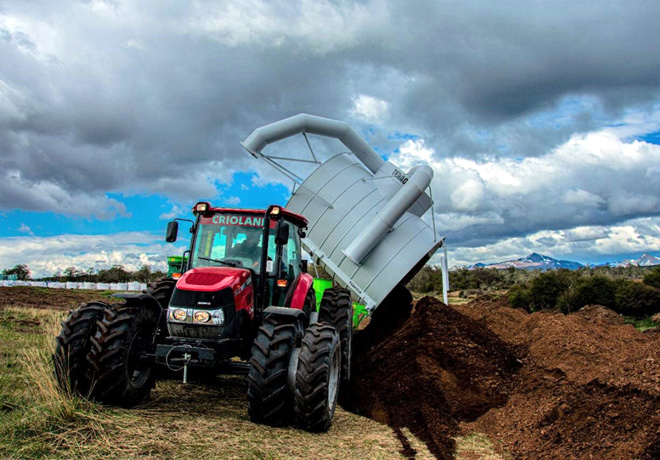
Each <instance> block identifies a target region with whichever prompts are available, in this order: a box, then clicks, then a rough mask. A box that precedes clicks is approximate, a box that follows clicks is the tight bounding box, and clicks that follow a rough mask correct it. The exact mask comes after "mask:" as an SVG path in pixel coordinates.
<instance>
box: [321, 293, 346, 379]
mask: <svg viewBox="0 0 660 460" xmlns="http://www.w3.org/2000/svg"><path fill="white" fill-rule="evenodd" d="M319 322H321V323H328V324H332V325H333V326H334V327H335V330H336V331H337V333H338V334H339V342H340V343H341V383H342V385H344V384H346V383H348V382H349V381H350V380H351V360H352V350H353V344H352V342H353V302H352V301H351V293H350V292H349V291H348V290H346V289H343V288H339V287H335V288H332V289H326V290H325V292H323V298H322V299H321V307H320V309H319Z"/></svg>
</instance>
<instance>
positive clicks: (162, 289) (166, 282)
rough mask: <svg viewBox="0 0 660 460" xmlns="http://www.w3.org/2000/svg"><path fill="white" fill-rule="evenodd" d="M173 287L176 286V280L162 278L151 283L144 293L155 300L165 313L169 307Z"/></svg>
mask: <svg viewBox="0 0 660 460" xmlns="http://www.w3.org/2000/svg"><path fill="white" fill-rule="evenodd" d="M174 286H176V280H173V279H169V278H163V279H160V280H158V281H156V282H154V283H152V284H151V285H150V286H149V288H148V289H147V291H146V293H147V294H149V295H150V296H151V297H153V298H154V299H156V300H157V301H158V303H159V304H160V306H161V308H162V309H163V310H165V311H167V307H169V305H170V299H172V293H173V292H174Z"/></svg>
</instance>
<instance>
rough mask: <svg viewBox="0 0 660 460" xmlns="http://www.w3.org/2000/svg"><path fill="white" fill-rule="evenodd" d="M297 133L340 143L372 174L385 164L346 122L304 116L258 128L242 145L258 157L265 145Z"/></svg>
mask: <svg viewBox="0 0 660 460" xmlns="http://www.w3.org/2000/svg"><path fill="white" fill-rule="evenodd" d="M300 133H310V134H318V135H320V136H327V137H333V138H335V139H337V140H339V141H341V143H342V144H344V145H345V146H346V147H347V148H348V149H349V150H350V151H351V152H353V154H354V155H355V156H356V157H358V159H359V160H360V161H361V162H362V163H363V164H364V165H365V166H366V167H367V169H369V170H370V171H371V172H372V173H374V174H375V173H376V171H378V170H379V169H380V167H381V166H382V165H383V164H384V163H385V161H384V160H383V159H382V158H381V157H380V156H379V155H378V154H377V153H376V152H375V151H374V149H372V148H371V147H370V146H369V144H367V143H366V142H365V141H364V139H362V138H361V137H360V136H359V135H358V134H357V133H356V132H355V131H353V128H351V127H350V126H349V125H348V123H346V122H343V121H337V120H331V119H329V118H322V117H317V116H314V115H307V114H305V113H301V114H299V115H295V116H293V117H290V118H286V119H284V120H280V121H276V122H275V123H271V124H269V125H266V126H262V127H261V128H257V129H255V130H254V131H253V132H252V134H250V135H249V136H248V137H247V139H245V140H244V141H243V142H241V145H242V146H243V148H244V149H245V150H247V151H248V152H250V153H251V154H252V155H254V156H255V157H258V156H259V155H260V154H261V150H262V149H263V148H264V147H266V146H267V145H268V144H270V143H273V142H276V141H279V140H282V139H285V138H287V137H291V136H294V135H296V134H300Z"/></svg>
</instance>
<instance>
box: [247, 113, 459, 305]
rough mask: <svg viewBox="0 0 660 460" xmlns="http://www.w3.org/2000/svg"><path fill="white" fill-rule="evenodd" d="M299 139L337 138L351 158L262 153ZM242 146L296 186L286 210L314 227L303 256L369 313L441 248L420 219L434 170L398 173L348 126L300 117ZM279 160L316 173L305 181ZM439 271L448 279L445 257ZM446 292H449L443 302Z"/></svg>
mask: <svg viewBox="0 0 660 460" xmlns="http://www.w3.org/2000/svg"><path fill="white" fill-rule="evenodd" d="M300 133H302V134H306V133H309V134H318V135H322V136H328V137H333V138H336V139H338V140H340V141H341V142H342V143H343V144H344V145H345V146H346V147H348V149H349V150H350V151H351V153H342V154H339V155H336V156H334V157H332V158H330V159H329V160H327V161H326V162H324V163H320V162H318V161H317V159H316V157H315V156H314V153H313V151H312V157H313V161H311V160H300V159H296V158H283V157H272V156H267V155H264V154H262V153H261V150H262V149H263V148H264V147H266V145H268V144H270V143H273V142H276V141H278V140H281V139H284V138H287V137H290V136H293V135H295V134H300ZM241 145H242V146H243V147H244V148H245V149H246V150H247V151H248V152H249V153H251V154H252V155H253V156H255V157H256V158H259V159H263V160H265V161H268V162H269V163H270V164H272V165H273V166H274V167H276V168H277V169H278V170H280V171H281V172H282V173H284V174H285V175H287V176H288V177H289V178H291V179H292V180H294V181H295V182H296V183H297V184H298V188H297V189H296V190H295V191H294V193H293V195H292V197H291V199H290V200H289V202H288V203H287V205H286V207H287V209H290V210H291V211H293V212H296V213H299V214H302V215H303V216H305V217H306V218H307V219H308V220H309V228H308V232H307V236H306V238H304V239H303V240H302V243H303V246H304V248H305V250H307V252H309V253H310V255H311V256H312V258H313V260H314V262H315V263H319V264H320V265H322V266H323V267H324V268H325V270H326V271H327V272H328V273H330V274H331V275H332V276H333V278H334V279H335V281H337V282H338V283H339V284H341V285H343V286H345V287H347V288H349V289H350V290H351V291H352V292H353V294H354V295H355V296H356V298H358V299H359V302H360V303H363V304H364V305H366V307H367V308H368V309H369V310H372V309H374V308H376V307H377V306H378V305H379V304H380V303H381V302H382V301H383V300H384V299H385V297H386V296H387V295H388V294H389V293H390V291H392V289H394V287H395V286H396V285H397V284H401V283H405V282H407V281H408V280H409V279H410V278H412V277H413V276H414V275H415V274H416V273H417V272H418V271H419V270H420V269H421V268H422V266H423V265H424V264H425V263H426V262H427V261H428V260H429V259H430V258H431V256H432V255H433V254H434V253H435V251H436V250H437V249H438V248H439V247H440V246H442V244H443V240H442V239H440V238H438V237H437V236H436V234H435V231H434V229H432V228H431V227H430V226H429V225H428V224H427V223H426V222H425V221H424V220H422V218H421V217H422V216H423V215H424V214H425V213H426V212H427V211H428V210H429V209H430V208H431V207H432V200H431V198H430V195H429V194H427V193H426V190H427V189H428V188H429V185H430V183H431V180H432V179H433V170H432V169H431V168H430V167H429V166H427V165H422V166H416V167H414V168H412V169H411V170H410V171H408V172H403V171H401V170H399V169H398V168H397V167H396V166H394V165H393V164H392V163H390V162H386V161H384V160H383V159H382V158H381V157H380V156H379V155H378V154H377V153H376V152H375V151H374V150H373V149H372V148H371V147H370V146H369V145H368V144H367V143H366V142H365V141H364V140H363V139H362V138H361V137H360V136H358V135H357V134H356V133H355V131H353V129H351V127H350V126H349V125H348V124H347V123H344V122H340V121H335V120H329V119H327V118H321V117H316V116H312V115H305V114H300V115H296V116H294V117H291V118H287V119H285V120H281V121H278V122H275V123H272V124H270V125H267V126H264V127H261V128H258V129H256V130H255V131H254V132H253V133H252V134H251V135H250V136H249V137H248V138H247V139H246V140H245V141H244V142H242V143H241ZM310 150H311V147H310ZM276 160H289V161H303V162H307V163H314V164H317V165H318V167H317V168H316V169H315V170H314V171H313V172H312V173H311V174H309V176H307V178H305V179H303V178H301V177H299V176H297V175H295V174H293V173H292V172H291V171H289V170H288V169H287V168H285V167H284V166H283V165H282V164H280V163H278V162H276ZM442 266H443V271H446V257H445V259H444V262H443V264H442ZM446 289H447V286H446V284H445V285H443V290H444V291H445V301H446Z"/></svg>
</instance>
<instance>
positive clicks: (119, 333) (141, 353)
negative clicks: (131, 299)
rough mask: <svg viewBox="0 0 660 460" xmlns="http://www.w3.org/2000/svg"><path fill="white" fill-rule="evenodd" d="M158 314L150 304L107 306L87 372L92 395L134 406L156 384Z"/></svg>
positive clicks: (101, 400) (94, 342)
mask: <svg viewBox="0 0 660 460" xmlns="http://www.w3.org/2000/svg"><path fill="white" fill-rule="evenodd" d="M157 321H158V318H156V316H155V314H154V312H153V311H151V310H149V309H147V308H136V307H126V306H122V305H117V306H116V307H115V309H114V310H109V309H106V310H105V311H104V315H103V319H102V320H101V321H100V322H99V323H98V330H97V332H96V334H95V335H94V337H93V338H92V339H91V343H92V347H91V350H90V352H89V355H88V357H89V361H90V364H91V365H90V368H89V373H88V376H89V378H90V380H91V381H92V389H91V396H92V398H94V399H96V400H97V401H99V402H102V403H104V404H112V405H117V406H123V407H132V406H135V405H137V404H140V403H141V402H143V401H144V400H145V399H146V398H147V397H148V396H149V393H150V392H151V389H152V388H153V387H154V385H155V373H154V372H153V369H152V366H153V362H152V361H151V360H150V359H149V358H147V357H146V356H145V354H146V353H149V352H153V351H154V350H153V348H154V347H153V342H152V341H153V336H154V333H155V331H156V326H157Z"/></svg>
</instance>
